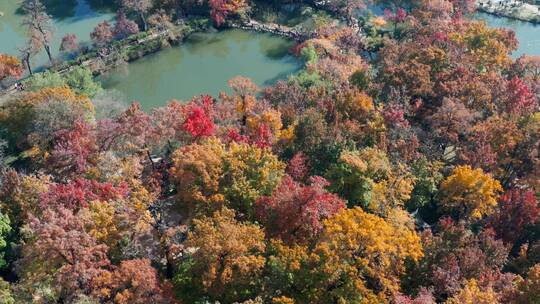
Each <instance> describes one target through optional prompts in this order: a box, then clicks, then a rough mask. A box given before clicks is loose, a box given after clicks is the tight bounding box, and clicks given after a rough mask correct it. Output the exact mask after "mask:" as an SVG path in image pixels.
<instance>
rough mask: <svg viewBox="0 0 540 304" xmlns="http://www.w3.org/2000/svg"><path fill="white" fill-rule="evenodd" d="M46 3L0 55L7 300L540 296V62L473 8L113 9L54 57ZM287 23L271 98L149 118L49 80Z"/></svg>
mask: <svg viewBox="0 0 540 304" xmlns="http://www.w3.org/2000/svg"><path fill="white" fill-rule="evenodd" d="M49 2H51V1H45V0H43V1H39V0H24V1H22V2H21V10H22V11H23V12H24V21H23V25H24V27H25V29H26V30H27V32H28V33H27V34H28V43H27V44H26V46H25V47H23V48H21V49H20V53H19V54H0V81H2V82H4V83H14V82H15V81H21V82H22V84H20V83H17V89H16V90H14V91H13V90H11V91H9V90H8V86H7V85H6V86H3V87H2V89H3V90H4V89H5V90H4V91H5V92H6V93H5V94H1V95H2V97H0V139H1V140H0V150H1V153H0V304H15V303H42V304H45V303H76V304H94V303H115V304H127V303H141V304H142V303H144V304H146V303H163V304H165V303H171V304H174V303H185V304H187V303H200V304H203V303H223V304H226V303H244V304H256V303H259V304H263V303H265V304H266V303H269V304H294V303H296V304H308V303H314V304H326V303H335V304H345V303H361V304H370V303H375V304H376V303H388V304H391V303H393V304H429V303H447V304H462V303H463V304H493V303H516V304H529V303H540V205H539V203H538V196H539V195H540V112H539V98H540V57H538V56H536V57H535V56H522V57H519V58H517V59H516V58H513V57H511V54H512V52H513V51H514V50H515V49H516V48H517V46H518V42H517V40H516V38H515V34H514V33H513V32H512V31H510V30H506V29H495V28H490V27H488V26H487V25H486V24H485V23H484V22H482V21H476V20H474V19H473V18H472V14H473V13H474V11H475V3H474V1H473V0H411V1H383V0H381V1H380V2H375V3H373V2H369V3H368V2H364V1H361V0H328V1H308V0H305V1H301V0H288V1H287V0H273V1H251V0H208V1H206V0H190V1H180V0H119V1H117V3H115V9H117V10H118V12H119V13H118V15H117V17H116V19H115V20H114V21H111V22H107V21H104V22H102V23H100V24H99V25H98V26H97V27H96V28H95V29H94V30H93V31H92V33H91V34H90V37H88V38H87V37H76V36H75V35H67V36H66V37H64V38H63V39H62V44H61V48H60V50H55V49H52V48H51V46H50V43H51V37H52V35H53V31H54V29H53V27H52V26H51V16H49V13H48V12H47V11H48V8H47V5H48V3H49ZM53 2H54V1H53ZM90 2H92V3H93V4H94V5H99V3H98V4H96V3H95V2H99V1H90ZM105 2H106V1H105ZM372 5H378V6H381V7H384V8H385V9H384V13H383V14H381V15H374V14H371V13H366V11H367V10H368V7H370V6H372ZM295 8H296V9H295ZM298 8H303V9H301V10H300V9H298ZM295 11H302V13H301V14H299V16H300V17H298V16H297V17H295V18H304V19H305V20H308V19H309V22H305V24H309V26H307V25H306V26H304V27H303V32H301V33H300V34H298V35H297V36H298V37H299V38H298V37H297V38H298V39H297V40H298V41H297V43H296V44H295V46H294V47H292V48H291V49H290V50H289V52H290V53H291V54H293V55H294V56H296V57H297V58H299V60H302V62H303V64H302V65H303V67H302V69H301V70H300V71H299V72H298V73H296V74H294V75H290V76H289V77H288V78H287V77H285V78H284V79H281V80H279V81H277V82H276V83H275V84H274V85H271V86H267V87H260V86H258V85H256V84H255V83H254V82H253V81H251V80H250V79H249V78H246V77H243V76H241V75H240V76H238V77H235V78H232V79H230V81H229V82H228V84H227V85H228V87H229V88H230V89H229V90H228V91H227V92H223V93H221V94H219V96H209V95H201V96H194V97H193V98H192V99H191V100H188V101H179V100H171V101H170V102H169V103H167V104H166V105H165V106H162V107H158V108H154V109H153V110H152V111H143V110H142V108H141V106H140V105H139V104H138V103H137V102H133V103H131V104H130V105H127V106H124V105H122V104H119V103H118V102H117V101H116V99H115V98H114V96H110V94H108V92H107V91H106V90H104V89H102V88H101V85H100V83H99V82H98V81H96V80H95V78H94V77H93V71H92V70H91V69H90V68H88V67H86V66H83V65H82V64H81V65H78V66H75V67H71V68H69V69H67V71H64V70H59V69H54V66H57V65H59V64H61V63H58V62H57V60H58V58H57V57H56V54H57V53H58V52H61V53H62V54H67V53H69V54H71V55H72V57H73V56H79V55H80V56H89V55H86V54H97V55H95V56H97V58H99V57H100V56H101V57H104V56H105V55H107V54H108V53H107V52H110V48H109V45H111V44H112V43H113V42H115V41H116V43H121V42H122V41H125V40H126V39H132V40H130V41H134V40H133V39H135V40H136V39H142V38H140V37H142V36H137V35H141V33H149V35H150V36H151V35H152V34H155V33H167V34H171V33H175V30H174V29H175V28H177V27H178V26H191V27H195V26H197V25H196V24H200V23H201V22H202V21H201V20H206V21H205V22H207V23H208V24H211V25H212V26H213V27H214V28H216V29H218V30H220V29H224V28H227V27H231V26H233V25H234V24H242V23H243V22H244V23H245V22H250V21H251V20H257V21H258V22H260V23H261V24H264V23H276V22H283V20H282V19H283V18H282V17H283V16H290V15H291V14H292V13H291V12H295ZM291 18H292V17H291ZM186 24H187V25H186ZM289 25H290V24H289ZM283 28H285V27H283ZM287 28H288V27H287ZM156 35H157V34H156ZM171 35H172V34H171ZM134 36H135V37H139V38H132V37H134ZM88 39H90V43H89V44H86V45H84V46H83V44H82V43H81V41H83V40H88ZM0 43H1V42H0ZM92 52H94V53H92ZM38 53H42V54H45V55H47V59H49V62H48V65H47V66H48V67H50V69H47V68H45V70H44V71H43V72H39V73H36V70H35V69H34V70H33V68H35V67H33V66H32V64H31V62H32V61H31V59H32V58H33V57H34V56H36V54H38ZM31 74H33V75H31ZM8 91H9V92H8Z"/></svg>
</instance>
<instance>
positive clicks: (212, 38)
mask: <svg viewBox="0 0 540 304" xmlns="http://www.w3.org/2000/svg"><path fill="white" fill-rule="evenodd" d="M292 45H293V42H291V41H289V40H287V39H284V38H281V37H276V36H272V35H268V34H261V33H254V32H248V31H242V30H227V31H222V32H216V33H196V34H193V35H191V36H190V37H189V38H188V39H187V41H185V42H184V43H183V44H182V45H180V46H178V47H173V48H169V49H165V50H162V51H160V52H158V53H156V54H152V55H149V56H146V57H144V58H142V59H139V60H137V61H135V62H132V63H130V64H129V65H127V66H125V67H122V68H119V69H117V70H115V71H112V72H110V73H109V74H108V75H104V76H102V77H101V78H100V80H101V81H102V84H103V86H104V88H106V89H115V90H118V91H120V92H121V93H123V94H124V95H125V98H126V100H128V101H134V100H136V101H139V102H140V103H141V105H142V106H143V107H144V108H145V109H146V110H148V109H150V108H152V107H155V106H160V105H163V104H164V103H166V102H167V101H168V100H171V99H173V98H175V99H179V100H188V99H190V98H191V97H192V96H195V95H200V94H210V95H213V96H217V95H218V94H219V92H220V91H227V81H228V80H229V79H231V78H233V77H235V76H239V75H241V76H245V77H249V78H251V79H252V80H253V81H254V82H255V83H256V84H258V85H259V86H261V87H264V86H267V85H270V84H272V83H274V82H275V81H276V80H278V79H283V78H286V77H287V76H288V75H290V74H294V73H295V72H296V71H297V70H298V69H299V68H300V66H301V64H300V62H299V61H298V60H297V59H296V58H295V57H293V56H291V55H290V54H288V49H289V48H290V47H291V46H292Z"/></svg>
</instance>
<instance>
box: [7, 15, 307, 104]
mask: <svg viewBox="0 0 540 304" xmlns="http://www.w3.org/2000/svg"><path fill="white" fill-rule="evenodd" d="M191 21H192V22H191V23H190V22H185V23H180V24H177V25H176V26H175V28H173V29H167V30H163V31H160V32H151V31H147V32H141V33H138V34H135V35H133V36H130V37H127V38H125V39H122V40H119V41H115V42H114V43H112V45H111V46H109V47H107V48H101V49H93V50H91V51H89V52H87V53H85V54H81V55H79V56H77V57H76V58H74V59H72V60H69V61H65V62H63V63H60V64H58V65H55V66H51V67H46V68H44V69H43V70H41V71H40V72H38V73H34V75H36V74H40V73H44V72H47V71H52V72H56V73H59V74H60V75H64V74H66V73H69V72H70V71H72V70H73V69H74V68H75V67H78V66H81V67H86V68H88V69H89V70H90V71H91V72H92V74H93V75H94V77H97V76H99V75H102V74H104V73H106V72H108V71H110V70H112V69H114V68H115V67H118V66H119V65H121V64H124V63H128V64H129V63H130V62H133V61H136V60H138V59H141V58H143V57H145V56H148V55H150V54H154V53H157V52H159V51H160V50H162V49H166V48H168V47H170V46H171V45H178V44H180V43H182V41H184V40H185V39H186V38H187V37H189V36H190V35H191V34H193V33H196V32H206V31H209V30H211V29H214V27H212V26H211V25H210V24H209V23H208V22H206V23H205V22H196V21H197V20H196V19H193V20H191ZM193 21H195V22H193ZM227 28H231V29H242V30H246V31H253V32H259V33H269V34H272V35H277V36H281V37H285V38H288V39H292V40H295V41H303V40H305V39H308V38H309V35H307V34H305V33H302V32H300V31H297V30H295V29H294V28H290V27H286V26H281V25H279V24H273V23H261V22H258V21H256V20H253V19H250V20H246V21H242V22H229V23H228V24H227V25H226V26H225V27H224V28H223V29H227ZM218 30H220V29H218ZM171 34H172V35H171ZM141 36H142V37H141ZM30 77H31V76H30V75H27V76H26V77H24V78H22V79H19V80H17V81H14V82H13V83H11V84H8V85H7V86H6V87H4V88H1V89H0V97H2V98H3V97H6V96H9V95H11V94H14V93H17V92H18V90H17V89H16V86H15V85H16V83H23V84H24V83H25V81H27V80H28V79H29V78H30Z"/></svg>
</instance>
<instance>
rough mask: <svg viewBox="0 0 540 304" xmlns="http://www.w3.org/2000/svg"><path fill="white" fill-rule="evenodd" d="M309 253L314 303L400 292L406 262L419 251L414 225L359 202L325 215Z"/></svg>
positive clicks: (383, 298)
mask: <svg viewBox="0 0 540 304" xmlns="http://www.w3.org/2000/svg"><path fill="white" fill-rule="evenodd" d="M313 253H314V255H315V256H316V259H315V261H316V262H314V264H315V265H317V266H316V267H315V269H313V271H314V272H315V273H317V275H316V277H317V278H318V279H317V282H314V284H315V286H316V287H315V288H312V291H313V294H312V299H311V302H313V303H385V302H387V301H388V300H387V299H388V297H389V296H390V295H392V294H393V293H395V292H397V291H399V288H400V287H399V286H400V281H399V278H400V275H402V274H403V272H404V267H405V266H404V264H405V261H406V260H411V261H418V260H419V259H420V258H421V257H422V255H423V251H422V245H421V243H420V238H419V236H418V235H417V234H416V232H415V231H414V229H411V228H410V227H409V226H408V225H403V222H401V221H395V222H388V221H386V220H385V219H383V218H381V217H378V216H376V215H374V214H369V213H366V212H364V211H363V210H362V209H361V208H359V207H355V208H352V209H346V210H343V211H341V212H340V213H338V214H337V215H335V216H334V217H332V218H330V219H328V220H326V221H325V228H324V231H323V233H322V235H321V237H320V240H319V242H318V243H317V245H316V246H315V248H314V251H313Z"/></svg>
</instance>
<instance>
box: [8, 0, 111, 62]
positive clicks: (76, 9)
mask: <svg viewBox="0 0 540 304" xmlns="http://www.w3.org/2000/svg"><path fill="white" fill-rule="evenodd" d="M43 1H44V3H45V4H46V5H47V6H46V7H47V12H48V13H49V14H50V15H51V17H52V18H53V27H54V29H55V32H54V35H53V41H52V50H53V54H54V55H55V56H58V55H59V52H58V48H59V46H60V42H61V40H62V37H63V36H64V35H66V34H68V33H73V34H76V35H77V37H78V38H79V41H80V42H84V41H88V40H89V39H90V37H89V34H90V32H91V31H92V30H93V29H94V27H95V26H96V25H97V24H98V23H99V22H101V21H103V20H111V19H112V18H113V17H114V15H113V13H112V12H113V6H111V4H110V3H111V2H112V1H102V0H43ZM105 2H107V3H109V4H108V5H105ZM0 11H1V12H3V14H4V15H3V16H2V17H0V41H1V43H0V53H7V54H12V55H18V48H19V47H22V46H24V44H25V43H26V41H27V37H26V30H25V29H24V28H23V27H22V26H21V22H22V19H23V14H22V10H21V2H20V1H16V0H0ZM46 57H47V56H46V55H45V54H44V52H42V53H40V54H39V55H38V56H36V57H35V58H34V59H33V61H32V64H33V65H34V66H39V65H42V64H46V63H47V62H48V60H47V58H46Z"/></svg>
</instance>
